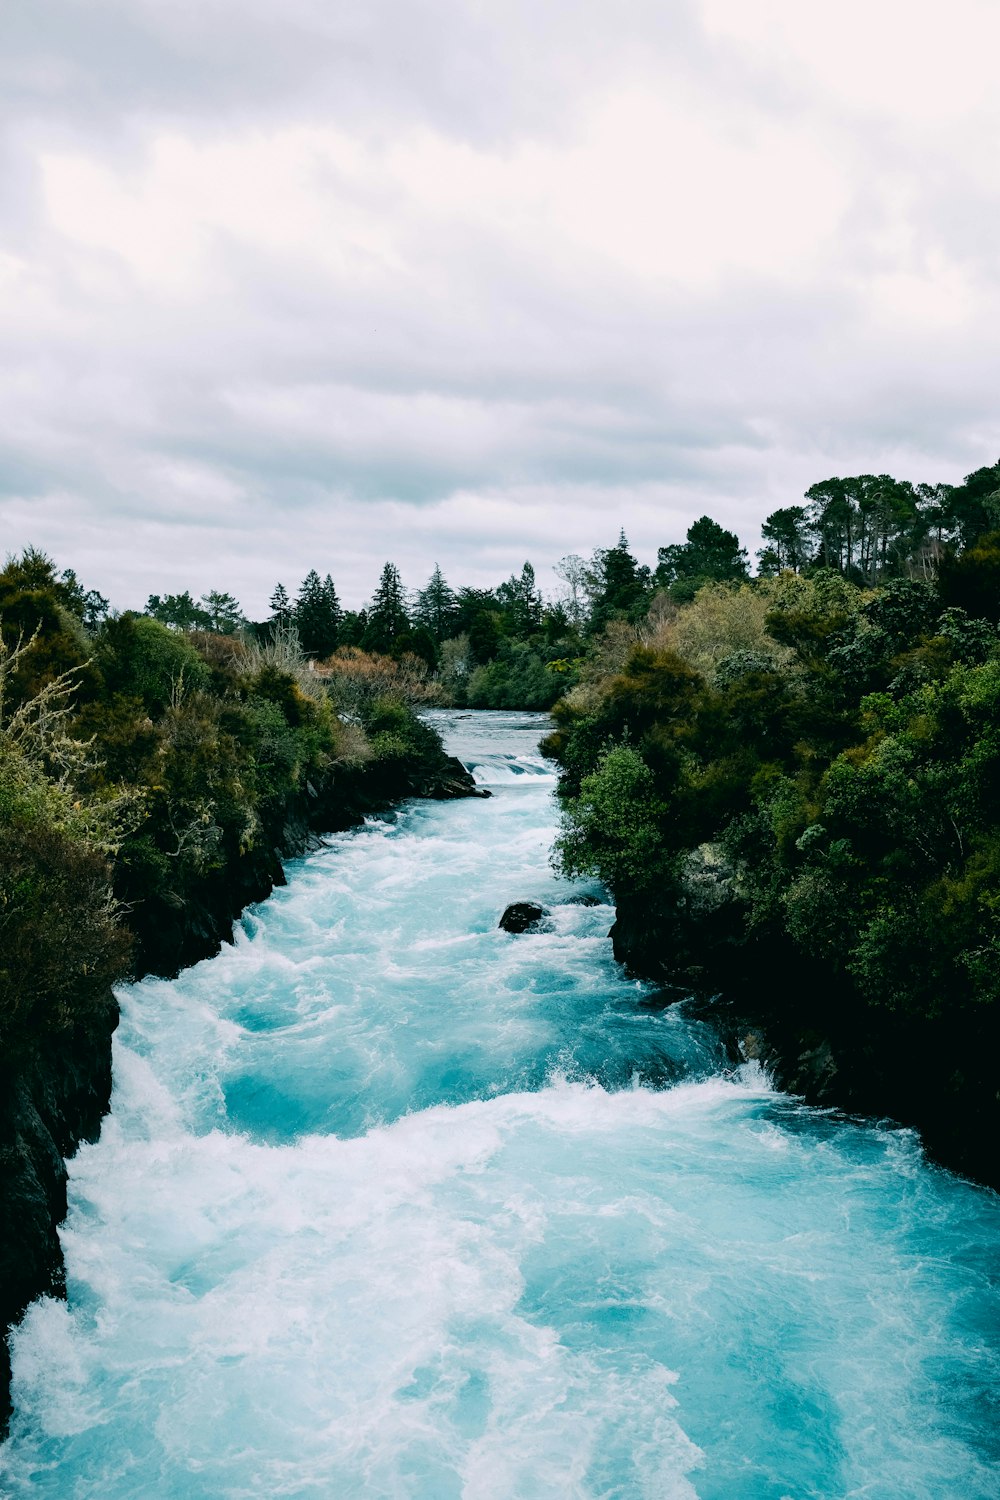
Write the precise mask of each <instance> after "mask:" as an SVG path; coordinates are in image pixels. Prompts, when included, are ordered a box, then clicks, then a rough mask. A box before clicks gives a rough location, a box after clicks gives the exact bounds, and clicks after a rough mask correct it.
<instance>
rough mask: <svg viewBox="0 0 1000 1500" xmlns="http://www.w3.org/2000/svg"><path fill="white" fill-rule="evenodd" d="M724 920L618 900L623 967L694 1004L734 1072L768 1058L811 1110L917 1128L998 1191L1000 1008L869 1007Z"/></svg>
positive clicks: (715, 913) (939, 1153)
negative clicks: (923, 1011) (714, 1029)
mask: <svg viewBox="0 0 1000 1500" xmlns="http://www.w3.org/2000/svg"><path fill="white" fill-rule="evenodd" d="M738 930H739V924H738V923H736V922H734V921H730V920H729V919H727V916H726V913H725V910H724V909H723V908H718V909H715V910H711V909H709V911H708V912H702V913H699V914H697V915H695V916H694V917H693V918H692V915H691V914H690V913H687V914H685V917H684V919H683V920H678V919H677V916H676V914H666V913H664V912H660V911H655V910H652V909H651V908H650V907H649V906H647V905H644V903H643V902H641V901H637V900H635V899H632V900H629V899H627V898H622V899H619V904H618V908H617V920H616V922H615V925H614V927H613V928H612V930H611V937H612V942H613V946H614V952H615V957H616V958H617V959H618V960H619V962H621V963H624V964H625V965H626V966H627V967H628V968H629V969H630V970H631V971H632V972H633V973H635V974H637V975H639V976H641V977H643V978H646V979H651V980H654V981H656V982H658V983H661V984H663V985H664V986H665V988H666V989H667V992H668V994H670V993H673V995H674V996H675V997H676V998H678V999H680V998H682V997H686V996H688V995H693V996H694V997H695V1002H696V1003H697V1004H698V1005H699V1007H700V1008H701V1010H702V1011H703V1013H704V1014H705V1015H706V1017H708V1018H710V1019H711V1020H712V1021H713V1022H714V1023H715V1024H716V1025H717V1026H718V1027H719V1028H720V1030H721V1031H722V1033H723V1035H724V1037H725V1038H726V1040H727V1043H728V1045H729V1047H730V1050H731V1053H732V1056H733V1060H734V1062H735V1061H737V1060H739V1059H741V1058H748V1057H754V1058H758V1059H760V1061H762V1062H763V1063H764V1064H765V1065H766V1066H767V1067H768V1069H769V1071H770V1072H771V1073H772V1076H773V1077H774V1078H775V1080H776V1082H777V1083H778V1084H779V1086H780V1087H782V1088H784V1089H787V1090H788V1091H789V1092H790V1093H794V1094H799V1095H801V1096H802V1097H803V1098H804V1099H805V1100H806V1101H807V1102H808V1103H810V1104H817V1105H822V1106H826V1107H832V1108H837V1109H842V1110H845V1111H847V1112H849V1113H852V1114H854V1113H856V1114H863V1115H869V1116H874V1117H876V1118H887V1119H893V1120H896V1121H898V1122H899V1123H901V1124H903V1125H907V1126H912V1127H914V1128H915V1129H917V1130H918V1131H919V1132H920V1134H921V1137H922V1139H923V1141H924V1144H925V1146H926V1147H927V1150H928V1151H929V1153H930V1154H931V1155H932V1156H933V1157H935V1158H936V1159H937V1160H938V1161H939V1162H941V1164H942V1165H944V1166H946V1167H949V1168H950V1169H952V1170H953V1171H956V1172H961V1173H963V1174H965V1175H966V1176H969V1177H972V1178H975V1179H976V1180H977V1181H979V1182H981V1183H983V1184H985V1185H986V1186H988V1187H992V1188H995V1189H1000V1153H998V1152H997V1149H996V1145H995V1143H996V1141H997V1139H1000V1086H998V1067H997V1058H998V1051H1000V1036H998V1035H997V1022H996V1018H995V1016H994V1015H993V1008H992V1007H988V1008H984V1009H983V1010H982V1011H980V1012H976V1011H974V1010H972V1011H970V1010H966V1011H963V1012H962V1013H960V1014H942V1015H940V1016H936V1017H934V1018H931V1019H928V1018H926V1017H915V1016H912V1015H910V1014H908V1013H907V1012H906V1011H905V1010H888V1009H875V1008H873V1007H871V1006H868V1005H864V1004H863V1003H862V1002H861V1001H860V1000H859V998H858V996H857V994H856V993H855V991H854V990H853V989H852V986H851V984H850V981H849V978H848V977H847V976H844V975H833V974H831V973H830V972H829V971H824V970H823V969H821V968H820V967H819V966H818V965H815V964H809V963H807V962H804V961H803V960H802V959H801V957H800V956H798V955H797V954H796V953H795V952H794V951H793V950H792V949H791V947H790V946H789V947H788V948H786V949H784V950H782V951H777V950H776V949H775V948H774V947H773V946H769V947H765V946H764V945H763V944H761V943H756V944H755V943H754V942H753V941H746V940H744V941H742V942H740V941H736V940H735V939H734V933H735V932H737V931H738Z"/></svg>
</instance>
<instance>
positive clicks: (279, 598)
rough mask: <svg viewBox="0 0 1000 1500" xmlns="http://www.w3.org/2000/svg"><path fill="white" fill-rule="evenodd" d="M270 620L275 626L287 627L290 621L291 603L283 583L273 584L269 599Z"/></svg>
mask: <svg viewBox="0 0 1000 1500" xmlns="http://www.w3.org/2000/svg"><path fill="white" fill-rule="evenodd" d="M269 603H270V606H271V620H272V623H273V624H275V625H289V624H291V619H292V601H291V599H289V597H288V590H287V589H286V588H285V585H284V584H283V583H278V584H275V587H274V593H273V594H272V595H271V598H270V601H269Z"/></svg>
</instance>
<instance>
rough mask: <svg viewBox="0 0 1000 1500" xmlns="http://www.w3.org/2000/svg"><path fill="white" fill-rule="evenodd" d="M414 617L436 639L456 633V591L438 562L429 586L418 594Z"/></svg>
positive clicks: (428, 583) (439, 639) (442, 638)
mask: <svg viewBox="0 0 1000 1500" xmlns="http://www.w3.org/2000/svg"><path fill="white" fill-rule="evenodd" d="M413 619H414V623H415V624H417V625H422V626H423V627H424V628H425V629H426V630H429V631H430V633H431V635H432V636H433V637H434V639H435V640H436V641H439V642H440V641H444V640H447V639H448V638H449V637H450V636H451V635H452V634H453V633H454V627H455V622H456V619H457V600H456V598H455V591H454V589H451V588H449V586H448V584H447V583H446V582H445V577H444V574H443V573H442V572H441V569H440V567H439V566H438V564H437V563H435V564H434V572H433V573H432V574H431V576H430V578H429V580H428V582H427V587H426V588H422V589H421V590H420V591H419V593H418V594H417V600H416V605H415V607H414V611H413Z"/></svg>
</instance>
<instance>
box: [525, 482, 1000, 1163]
mask: <svg viewBox="0 0 1000 1500" xmlns="http://www.w3.org/2000/svg"><path fill="white" fill-rule="evenodd" d="M990 486H992V488H990ZM815 489H816V492H817V493H813V492H810V494H811V495H812V502H813V504H812V509H811V511H809V512H805V511H802V512H799V511H796V513H795V514H794V515H792V516H790V517H789V516H787V515H786V517H785V521H787V525H786V524H785V521H783V522H782V525H781V526H780V527H779V526H778V525H777V524H773V525H772V528H771V529H772V533H773V536H772V553H773V555H772V553H768V554H767V555H766V557H765V562H766V564H767V565H766V566H765V568H764V570H763V576H758V578H756V579H754V580H753V581H748V580H746V579H745V578H741V577H740V576H738V574H737V573H736V570H735V569H734V573H733V576H732V577H731V578H730V579H729V580H728V581H719V580H717V581H709V582H705V581H702V582H701V583H700V585H699V587H698V588H697V589H696V590H695V591H694V592H693V594H690V596H689V597H688V594H689V591H688V590H687V588H684V589H682V590H680V591H677V590H676V589H675V588H674V586H673V584H674V581H675V580H676V579H677V578H678V577H681V576H683V575H681V574H679V573H678V572H677V571H676V569H675V571H674V574H673V579H672V580H669V581H668V587H667V590H666V593H665V596H661V598H660V600H659V601H658V602H657V604H656V605H655V606H654V608H653V610H652V611H651V612H650V613H647V614H646V616H645V617H644V618H643V619H642V620H640V621H638V622H637V623H636V624H635V625H634V627H627V626H626V622H625V621H620V622H619V624H618V626H617V627H614V628H612V629H611V630H610V631H609V632H606V634H605V640H604V648H603V652H602V653H601V654H595V655H594V656H593V657H592V659H591V660H590V661H589V662H588V663H587V665H586V666H585V667H584V669H583V672H582V674H581V679H580V681H579V683H578V684H577V686H576V687H574V689H573V690H572V691H571V692H570V693H569V694H568V695H567V697H566V698H564V700H563V701H562V702H561V703H559V704H558V705H556V707H555V710H554V713H555V719H556V729H555V732H554V733H553V734H552V735H551V737H550V738H549V739H548V741H547V742H546V745H545V747H544V748H545V749H546V751H547V753H548V754H550V755H551V756H552V757H554V758H555V759H556V761H557V762H558V763H559V765H560V768H561V784H560V795H561V798H562V804H563V809H564V821H563V829H562V833H561V836H560V840H559V858H560V860H561V863H562V866H563V868H564V869H565V870H566V871H567V872H568V873H570V874H586V875H594V876H597V877H599V878H600V879H601V880H603V881H605V882H606V883H607V884H608V885H609V886H610V887H611V889H612V890H613V892H614V894H615V897H616V901H617V904H618V910H619V924H618V931H617V937H618V947H619V951H620V952H621V954H622V956H623V957H626V958H631V959H632V960H633V961H634V962H635V964H636V966H637V967H639V968H641V969H644V970H645V971H647V972H653V973H656V974H658V975H659V976H660V977H662V978H666V979H668V980H670V981H672V982H673V983H675V984H676V985H678V986H679V987H680V988H681V989H683V990H686V991H691V990H694V991H695V992H699V991H700V992H701V993H703V994H716V993H718V992H720V991H722V992H723V993H725V992H726V991H729V992H730V993H736V992H739V993H740V994H741V995H742V996H743V997H744V1003H746V997H747V996H748V994H749V993H750V992H751V991H752V992H754V993H755V994H756V1000H755V1001H754V1002H753V1003H754V1004H756V1006H757V1009H758V1014H760V1013H763V1012H766V1013H768V1014H769V1015H770V1016H771V1017H772V1018H777V1020H778V1022H779V1023H781V1022H786V1023H789V1024H790V1025H791V1026H792V1027H793V1029H794V1028H796V1027H797V1028H799V1029H798V1030H797V1031H795V1033H794V1039H795V1044H796V1045H800V1044H801V1041H802V1036H801V1029H802V1027H803V1026H807V1027H809V1028H812V1029H813V1031H814V1032H815V1033H816V1034H817V1036H821V1037H822V1038H823V1039H824V1040H825V1041H826V1042H829V1041H831V1039H832V1043H833V1052H832V1054H830V1053H829V1051H828V1052H827V1053H826V1057H827V1064H828V1066H829V1067H831V1068H837V1069H839V1070H840V1073H841V1075H842V1076H841V1083H845V1082H849V1089H848V1101H846V1102H852V1101H856V1102H859V1103H861V1104H863V1105H864V1106H865V1107H876V1108H879V1109H883V1110H888V1111H891V1112H896V1113H897V1114H900V1115H902V1117H903V1118H907V1117H910V1118H917V1119H918V1120H919V1121H920V1122H921V1123H923V1122H924V1120H925V1118H926V1110H925V1111H924V1113H923V1114H921V1109H922V1108H923V1106H921V1105H920V1104H919V1097H918V1096H919V1095H921V1093H924V1094H927V1095H929V1096H931V1097H932V1098H936V1099H938V1100H939V1101H941V1100H942V1099H943V1100H944V1101H946V1102H945V1103H944V1104H943V1105H942V1112H943V1118H941V1119H939V1120H937V1121H935V1122H933V1129H932V1131H931V1133H932V1135H933V1133H934V1130H936V1131H937V1133H938V1136H939V1137H940V1138H941V1139H944V1138H946V1137H950V1135H952V1134H955V1132H956V1130H957V1131H958V1133H959V1134H964V1137H965V1143H964V1147H963V1149H965V1148H970V1149H971V1155H970V1152H969V1150H965V1154H964V1155H962V1153H961V1152H958V1153H957V1154H956V1152H954V1151H952V1152H951V1155H952V1157H953V1159H956V1160H960V1161H961V1162H965V1163H968V1162H970V1161H975V1163H976V1165H975V1166H974V1167H970V1169H974V1170H976V1171H977V1173H978V1174H979V1175H982V1173H983V1172H984V1171H985V1170H986V1169H985V1167H984V1165H983V1161H982V1159H981V1153H982V1151H983V1150H984V1149H985V1147H984V1141H985V1140H986V1139H992V1138H993V1127H994V1126H995V1125H996V1124H997V1123H1000V1122H998V1120H997V1115H998V1104H997V1090H996V1085H995V1074H996V1056H997V1044H998V1041H1000V929H998V915H1000V727H998V726H1000V634H998V621H1000V531H998V530H997V529H996V527H997V522H998V518H1000V465H998V466H995V467H994V468H992V469H989V470H983V471H979V472H978V473H977V474H976V475H973V476H970V479H969V480H968V481H967V482H966V486H965V487H961V488H959V489H958V490H956V491H954V492H952V493H951V495H950V496H945V497H943V496H942V495H941V493H940V489H939V490H938V491H937V492H936V493H934V494H933V495H931V496H930V497H929V498H927V499H926V501H925V502H921V503H925V504H926V507H927V508H926V509H925V510H924V512H923V513H922V515H923V520H922V522H921V524H919V525H918V524H917V521H916V520H915V519H914V518H913V515H912V513H905V514H903V520H905V522H906V525H905V526H904V525H903V524H902V521H900V520H899V517H900V515H901V511H900V510H895V511H893V510H891V509H890V508H889V507H888V506H886V508H885V510H882V511H877V512H874V519H873V512H872V510H871V509H869V508H867V505H868V501H867V500H866V495H868V494H869V492H868V491H866V490H865V489H864V487H863V486H861V485H860V482H855V481H844V482H843V483H842V484H841V483H840V482H838V483H837V485H836V486H834V485H833V484H831V485H828V486H825V487H815ZM820 491H821V493H820ZM897 498H898V497H897ZM917 498H918V500H919V499H920V497H919V496H918V497H917ZM946 501H947V503H946ZM810 516H811V518H812V519H811V522H810V524H811V526H812V532H811V535H812V541H811V542H810V541H809V540H808V535H807V533H806V531H805V527H804V525H803V521H804V519H808V517H810ZM894 517H895V518H896V519H895V520H894V519H893V518H894ZM929 518H932V519H933V526H930V525H929V524H924V523H926V522H928V520H929ZM771 521H772V522H774V518H771ZM890 522H891V523H892V525H891V526H890ZM892 526H895V528H896V529H895V530H893V529H892ZM907 527H908V528H909V530H907V529H906V528H907ZM772 564H773V566H772ZM893 1068H895V1071H896V1074H897V1077H896V1078H895V1079H892V1078H891V1077H890V1074H891V1073H892V1070H893ZM907 1073H908V1074H909V1077H908V1079H907V1081H906V1082H905V1084H904V1083H903V1082H902V1080H901V1076H900V1075H905V1074H907ZM851 1090H853V1092H851ZM831 1097H833V1098H835V1099H837V1102H845V1099H844V1098H843V1097H838V1096H837V1094H836V1092H835V1093H834V1094H833V1095H832V1096H831ZM970 1113H971V1115H973V1116H974V1117H975V1119H976V1121H977V1122H978V1124H977V1126H976V1127H975V1128H973V1126H972V1125H971V1124H970ZM949 1116H950V1118H947V1117H949ZM959 1121H962V1122H963V1123H962V1124H961V1126H960V1127H959V1126H958V1122H959ZM987 1125H988V1128H986V1127H987ZM980 1127H983V1131H984V1133H983V1134H982V1135H981V1138H980V1139H979V1141H978V1142H976V1141H974V1140H973V1137H974V1136H975V1135H976V1134H977V1131H978V1130H979V1129H980ZM952 1144H954V1142H952ZM949 1150H950V1148H949ZM977 1151H978V1152H979V1153H980V1155H979V1156H977V1155H976V1152H977Z"/></svg>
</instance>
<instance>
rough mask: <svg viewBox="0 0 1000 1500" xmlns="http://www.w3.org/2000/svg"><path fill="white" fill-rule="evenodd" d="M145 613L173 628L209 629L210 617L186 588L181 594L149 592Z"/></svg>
mask: <svg viewBox="0 0 1000 1500" xmlns="http://www.w3.org/2000/svg"><path fill="white" fill-rule="evenodd" d="M146 614H147V615H152V617H153V619H154V620H159V622H160V624H161V625H170V626H172V627H173V629H174V630H210V629H211V618H210V616H209V614H208V612H207V610H205V609H203V608H202V606H201V605H200V604H196V603H195V602H194V600H193V599H192V598H191V594H190V592H189V590H188V589H185V590H184V592H183V594H164V595H163V596H162V597H161V596H160V595H159V594H150V596H149V598H148V599H147V600H146Z"/></svg>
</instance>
